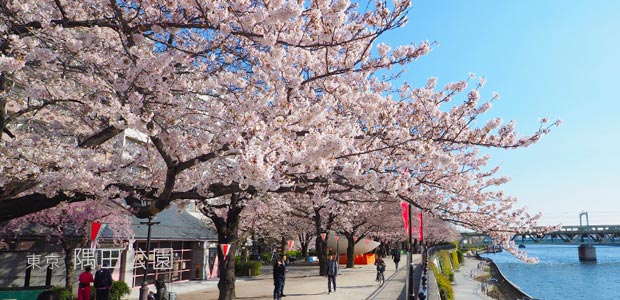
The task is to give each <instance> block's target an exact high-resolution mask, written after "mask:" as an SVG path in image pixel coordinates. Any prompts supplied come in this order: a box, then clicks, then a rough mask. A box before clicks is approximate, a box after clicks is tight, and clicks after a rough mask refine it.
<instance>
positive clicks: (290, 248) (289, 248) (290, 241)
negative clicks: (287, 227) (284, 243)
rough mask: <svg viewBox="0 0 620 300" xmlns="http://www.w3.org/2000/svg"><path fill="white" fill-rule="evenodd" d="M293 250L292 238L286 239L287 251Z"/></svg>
mask: <svg viewBox="0 0 620 300" xmlns="http://www.w3.org/2000/svg"><path fill="white" fill-rule="evenodd" d="M291 250H293V240H288V251H291Z"/></svg>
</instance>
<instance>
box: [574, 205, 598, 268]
mask: <svg viewBox="0 0 620 300" xmlns="http://www.w3.org/2000/svg"><path fill="white" fill-rule="evenodd" d="M584 215H585V216H586V226H587V229H586V230H585V232H586V233H587V232H588V231H589V229H590V220H588V212H587V211H582V212H581V213H580V214H579V227H583V224H582V222H581V218H582V217H583V216H584ZM579 229H580V230H581V229H582V228H579ZM578 252H579V260H580V261H596V248H594V246H593V245H592V240H590V239H588V240H587V242H584V240H583V234H582V235H581V244H580V245H579V249H578Z"/></svg>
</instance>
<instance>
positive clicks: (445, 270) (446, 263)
mask: <svg viewBox="0 0 620 300" xmlns="http://www.w3.org/2000/svg"><path fill="white" fill-rule="evenodd" d="M437 256H438V258H439V266H440V267H441V273H442V274H443V275H444V276H445V277H446V278H448V276H450V273H451V272H452V263H451V261H450V252H448V251H446V250H442V251H439V254H438V255H437Z"/></svg>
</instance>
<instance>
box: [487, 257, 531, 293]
mask: <svg viewBox="0 0 620 300" xmlns="http://www.w3.org/2000/svg"><path fill="white" fill-rule="evenodd" d="M483 259H484V260H485V261H487V262H488V263H489V268H490V273H491V278H494V279H496V280H497V282H495V283H493V285H495V286H496V287H497V288H498V289H499V291H500V292H501V296H500V299H499V300H514V299H523V300H527V299H535V298H532V297H531V296H530V295H528V294H526V293H525V292H524V291H522V290H521V289H520V288H519V287H517V286H516V285H515V284H514V283H512V282H511V281H510V280H508V279H507V278H506V277H505V276H504V274H502V272H501V271H500V269H499V267H498V266H497V265H496V264H495V262H493V260H491V259H488V258H483Z"/></svg>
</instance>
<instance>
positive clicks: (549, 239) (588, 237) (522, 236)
mask: <svg viewBox="0 0 620 300" xmlns="http://www.w3.org/2000/svg"><path fill="white" fill-rule="evenodd" d="M461 237H462V238H461V240H460V241H459V245H460V246H465V247H467V246H472V245H474V246H475V245H488V244H492V243H493V241H492V240H491V238H490V237H489V236H488V235H486V234H482V233H477V232H462V233H461ZM512 240H513V241H514V242H515V243H516V244H569V245H570V244H575V245H578V244H580V243H584V242H587V243H591V244H593V245H619V246H620V225H584V226H579V225H575V226H562V227H560V230H558V231H555V232H548V233H543V232H542V230H541V231H540V232H536V231H534V232H524V233H517V234H515V235H514V236H513V237H512Z"/></svg>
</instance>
